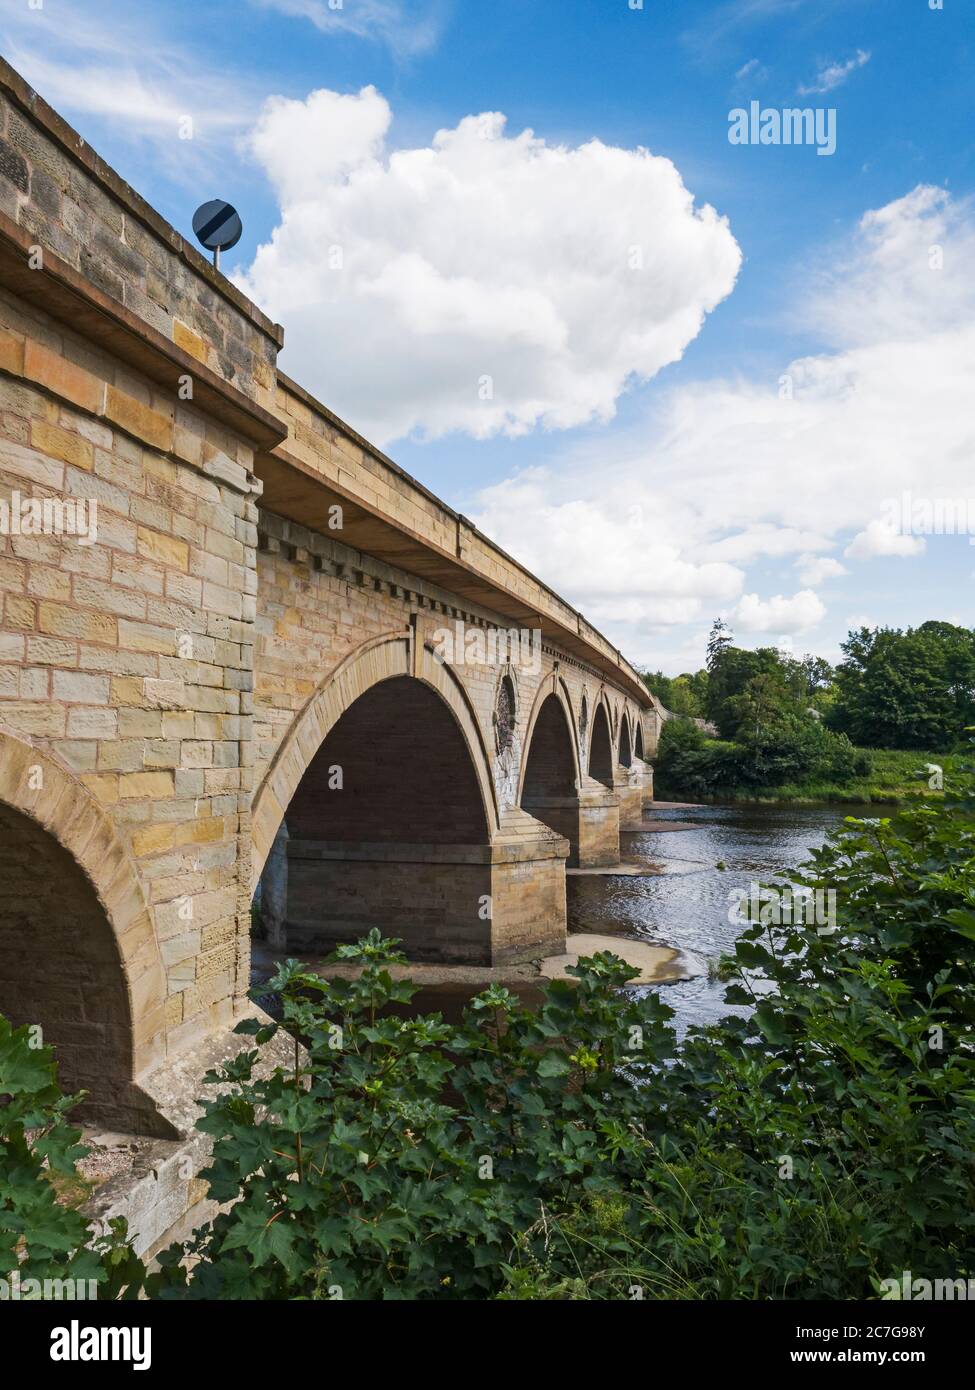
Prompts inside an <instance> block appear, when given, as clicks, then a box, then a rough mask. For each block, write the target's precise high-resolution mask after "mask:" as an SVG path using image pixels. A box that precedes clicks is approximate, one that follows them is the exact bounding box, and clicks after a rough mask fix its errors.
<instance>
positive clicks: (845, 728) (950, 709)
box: [645, 621, 975, 802]
mask: <svg viewBox="0 0 975 1390" xmlns="http://www.w3.org/2000/svg"><path fill="white" fill-rule="evenodd" d="M843 652H844V660H843V661H842V662H841V663H840V664H839V665H838V666H837V667H836V668H835V669H834V668H832V667H831V666H830V665H829V663H828V662H826V661H824V660H822V659H821V658H819V657H815V656H809V655H807V656H803V657H801V658H797V657H794V656H792V655H791V654H790V653H788V652H783V651H781V650H779V649H776V648H772V647H763V648H759V649H758V650H757V651H748V650H745V649H743V648H741V647H737V646H735V645H734V642H733V640H732V636H731V633H730V632H729V630H728V629H727V627H726V626H725V624H723V623H722V622H720V621H718V622H716V623H715V625H714V627H713V628H712V631H711V638H710V641H709V643H708V656H707V665H706V667H705V668H704V669H703V670H701V671H697V672H695V673H692V674H686V675H682V676H677V677H673V678H670V677H665V676H663V675H662V674H661V673H659V672H656V673H651V674H647V675H646V676H645V679H646V682H647V685H648V686H649V688H650V689H651V690H652V691H653V692H654V694H655V695H657V697H658V698H659V699H660V700H661V702H662V703H663V704H664V705H665V707H666V708H667V709H668V710H671V711H672V712H673V714H674V715H676V716H677V717H676V718H672V719H669V720H668V721H667V722H666V724H665V725H664V728H663V732H662V735H661V738H660V743H659V746H658V748H657V752H656V756H655V758H654V766H655V774H656V786H657V792H658V795H660V796H663V797H665V798H672V799H676V800H679V799H682V798H683V799H695V798H698V799H700V798H709V797H711V798H717V799H727V800H735V799H739V800H741V799H747V800H771V801H803V800H806V801H819V800H825V801H847V802H868V801H882V802H891V801H899V800H903V799H905V798H908V797H918V796H924V795H927V794H929V793H937V791H938V790H939V786H940V782H941V777H942V771H941V769H942V768H943V763H944V761H945V758H946V756H947V755H948V754H950V753H951V751H952V750H953V749H954V748H955V747H957V746H958V743H959V740H960V739H961V738H962V737H963V730H964V729H965V727H966V726H967V725H971V724H975V633H973V632H971V631H969V630H968V629H966V628H959V627H955V626H953V625H952V624H950V623H941V622H929V623H923V624H922V625H921V626H920V627H919V628H916V629H908V630H907V631H906V632H899V631H894V630H891V629H877V630H874V631H872V632H871V631H869V630H868V629H866V628H861V629H860V630H859V631H857V632H851V633H850V634H849V637H848V639H847V641H846V642H845V643H844V644H843Z"/></svg>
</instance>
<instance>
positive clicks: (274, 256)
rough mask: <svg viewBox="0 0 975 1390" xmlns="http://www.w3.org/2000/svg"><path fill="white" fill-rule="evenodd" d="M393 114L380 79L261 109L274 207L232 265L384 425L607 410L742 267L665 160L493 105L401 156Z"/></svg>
mask: <svg viewBox="0 0 975 1390" xmlns="http://www.w3.org/2000/svg"><path fill="white" fill-rule="evenodd" d="M390 120H391V113H390V109H389V106H388V104H387V103H386V101H385V100H384V98H383V97H382V96H381V95H380V94H379V93H378V92H377V91H376V90H375V88H372V87H365V88H363V89H362V91H360V92H359V93H358V94H357V95H353V96H340V95H338V94H336V93H334V92H313V93H312V94H311V95H310V96H309V97H308V99H307V100H306V101H303V102H297V101H286V100H282V99H280V98H276V99H274V100H273V101H271V102H269V103H268V104H267V105H266V106H265V108H264V111H263V113H262V116H261V119H260V121H259V123H258V125H257V128H256V131H255V132H254V135H253V139H252V148H253V151H254V154H255V156H256V157H257V159H258V160H259V161H260V162H261V164H262V165H263V166H264V168H265V169H266V171H267V174H268V177H269V179H270V180H271V182H272V183H273V185H274V187H275V189H276V192H277V194H278V199H279V202H280V205H281V220H280V225H279V226H278V227H277V228H276V229H275V231H274V233H273V235H272V238H271V240H270V241H269V242H268V243H267V244H265V245H263V246H261V247H260V249H259V251H258V253H257V255H256V257H255V259H254V261H253V264H252V265H251V266H250V268H249V270H248V271H247V272H246V274H245V275H244V276H242V277H241V280H240V284H241V287H242V288H243V289H244V290H245V292H246V293H248V294H250V295H251V296H252V297H253V298H254V299H256V301H257V302H258V303H259V304H260V305H261V307H262V308H264V309H265V310H266V311H267V312H268V313H270V314H271V315H272V316H274V317H275V318H277V319H278V320H280V321H281V322H285V323H287V325H288V338H287V344H286V347H285V357H284V362H285V364H286V363H287V362H288V361H295V362H300V375H301V379H302V381H303V383H304V384H305V385H307V386H308V387H309V388H310V389H312V390H314V391H317V392H319V393H320V394H322V395H323V396H325V397H326V398H327V399H328V401H329V404H330V405H332V406H333V407H334V408H335V409H336V410H337V411H338V412H339V413H340V414H342V415H344V416H345V417H346V418H348V419H349V421H350V423H352V424H354V425H355V426H356V427H357V428H358V429H361V430H362V431H363V432H364V433H365V434H367V435H368V436H369V437H370V438H373V439H375V440H376V442H378V443H384V442H387V441H389V440H391V439H395V438H397V437H401V436H404V435H406V434H409V433H415V434H417V435H420V436H423V437H431V438H432V437H436V436H438V435H443V434H445V433H447V432H449V431H452V430H462V431H465V432H466V433H468V434H470V435H473V436H475V437H477V438H485V437H488V436H490V435H492V434H497V433H505V434H508V435H518V434H522V433H525V432H526V431H528V430H530V429H532V428H533V427H534V426H535V425H539V424H540V425H542V426H544V427H545V428H548V429H566V428H569V427H571V426H574V425H579V424H583V423H585V422H587V421H592V420H599V421H605V420H608V419H610V418H611V417H612V416H613V414H614V411H615V408H616V402H617V400H618V398H619V396H620V394H621V392H622V391H623V390H624V389H625V388H626V386H627V385H628V384H629V383H630V382H632V381H634V380H647V379H648V378H650V377H652V376H653V375H654V374H655V373H656V372H658V371H659V370H660V369H661V367H663V366H665V365H666V364H667V363H670V362H674V361H676V360H677V359H678V358H680V356H681V354H682V353H683V351H684V349H685V348H686V347H687V345H688V343H689V342H690V341H691V340H692V339H693V338H694V337H695V336H696V334H697V333H698V331H699V330H700V327H701V324H702V322H703V320H704V317H705V314H706V313H707V312H708V311H709V310H711V309H713V308H714V306H715V305H716V304H717V303H719V302H720V301H721V300H722V299H723V298H724V297H725V296H726V295H727V294H728V293H729V292H730V290H731V288H732V286H733V284H734V281H735V277H736V275H737V272H738V267H739V264H740V261H741V253H740V251H739V249H738V245H737V243H736V242H735V239H734V237H733V236H732V235H731V233H730V231H729V230H728V226H727V223H726V222H725V220H724V219H723V218H721V217H719V216H718V214H717V213H716V212H715V211H714V209H713V208H711V207H707V206H704V207H700V208H696V207H695V205H694V200H693V197H692V195H691V194H690V193H689V192H688V191H687V189H686V188H685V187H684V185H683V183H682V181H681V178H680V175H679V173H678V172H677V170H676V169H675V167H674V165H673V164H672V163H671V162H670V160H668V159H663V158H659V157H657V156H654V155H652V154H650V153H649V152H648V151H646V150H643V149H636V150H627V149H619V148H615V147H612V146H607V145H604V144H602V143H601V142H600V141H598V140H590V141H589V142H587V143H586V144H584V145H581V146H577V147H567V146H563V145H550V144H548V143H547V142H546V141H545V140H543V139H540V138H539V137H537V136H535V135H534V134H533V133H532V132H531V131H530V130H526V131H522V132H521V133H520V134H516V135H510V136H509V135H508V134H507V133H506V130H505V118H504V117H503V116H502V115H500V114H498V113H496V112H487V113H484V114H482V115H480V116H467V117H465V118H464V119H463V120H461V121H460V123H459V124H458V125H457V126H456V127H455V128H453V129H448V130H441V131H439V132H438V133H437V134H436V135H435V137H434V139H433V141H432V143H431V144H430V145H429V146H426V147H422V148H413V149H400V150H396V151H392V152H390V151H389V150H388V149H387V147H386V135H387V131H388V129H389V124H390ZM339 132H340V137H339V134H338V133H339ZM329 248H339V250H338V251H334V250H333V252H332V253H331V256H330V253H329ZM339 254H340V255H341V262H342V268H341V269H337V268H335V264H334V263H335V261H336V260H337V258H338V256H339ZM641 266H642V268H641Z"/></svg>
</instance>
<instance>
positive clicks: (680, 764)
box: [654, 711, 870, 796]
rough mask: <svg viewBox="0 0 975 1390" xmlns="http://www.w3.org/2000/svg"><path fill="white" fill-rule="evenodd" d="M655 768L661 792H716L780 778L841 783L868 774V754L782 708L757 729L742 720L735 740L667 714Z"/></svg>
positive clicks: (756, 788) (755, 787) (772, 783)
mask: <svg viewBox="0 0 975 1390" xmlns="http://www.w3.org/2000/svg"><path fill="white" fill-rule="evenodd" d="M654 768H655V772H656V777H657V788H658V791H660V792H663V793H673V794H674V795H683V796H720V795H721V794H722V793H739V794H740V793H741V792H742V791H745V792H747V791H753V792H755V793H756V794H759V793H760V792H761V791H763V790H764V789H765V788H768V787H777V786H781V785H782V784H784V783H803V782H820V783H833V784H838V785H841V786H842V785H844V784H847V783H849V782H851V781H853V780H854V779H855V778H856V777H862V776H866V775H868V774H869V771H870V757H869V755H868V754H866V753H864V752H862V751H861V750H859V749H857V748H854V746H853V744H852V743H851V742H850V740H849V739H848V738H847V737H846V735H845V734H835V733H831V732H830V731H829V730H828V729H825V728H824V727H823V725H822V724H821V723H820V722H819V720H818V719H816V718H814V717H813V716H811V715H809V714H794V713H791V712H788V711H782V712H779V713H777V714H776V716H775V718H774V719H773V720H770V721H768V722H767V723H766V724H764V725H763V726H761V728H760V729H759V731H758V732H757V733H756V732H754V731H753V730H752V729H750V728H749V727H748V726H747V725H745V724H743V725H742V726H741V732H740V734H739V736H738V739H737V741H735V742H729V741H728V740H724V739H709V738H707V737H705V735H704V733H703V732H702V731H701V729H699V728H698V727H697V725H695V724H693V723H692V722H691V721H690V720H687V719H668V720H667V722H666V723H665V724H664V726H663V729H662V731H661V735H660V742H659V744H658V747H657V755H656V757H655V759H654Z"/></svg>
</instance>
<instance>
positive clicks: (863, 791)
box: [660, 748, 946, 805]
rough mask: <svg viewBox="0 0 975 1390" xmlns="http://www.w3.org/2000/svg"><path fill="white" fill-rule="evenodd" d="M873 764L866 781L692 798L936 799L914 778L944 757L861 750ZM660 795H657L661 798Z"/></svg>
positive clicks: (889, 801)
mask: <svg viewBox="0 0 975 1390" xmlns="http://www.w3.org/2000/svg"><path fill="white" fill-rule="evenodd" d="M864 752H866V753H867V754H868V755H869V757H870V761H871V763H872V767H871V770H870V772H869V773H867V775H866V776H865V777H857V778H855V779H854V780H853V781H852V782H816V781H807V782H785V783H783V784H782V785H781V786H779V787H763V788H762V790H761V792H760V793H756V792H755V791H754V790H749V791H742V790H737V791H736V790H731V791H727V792H721V793H720V794H715V795H714V796H713V797H694V798H693V799H694V800H696V801H709V800H711V801H751V802H764V801H769V802H776V801H793V802H803V801H809V802H813V801H837V802H846V803H848V804H850V805H853V804H857V803H859V804H864V803H866V802H871V801H874V802H877V803H882V804H885V805H891V804H897V803H900V802H903V801H916V800H920V799H923V798H925V797H933V796H937V795H938V791H937V790H936V789H934V788H929V787H928V783H927V778H926V777H918V776H917V775H916V774H917V773H918V772H919V771H920V770H922V769H923V768H925V767H927V766H928V765H929V764H933V765H935V766H938V767H944V765H945V760H946V755H944V754H941V753H931V752H918V751H916V750H912V749H904V748H867V749H864ZM663 794H664V793H663V791H661V792H660V795H661V796H663Z"/></svg>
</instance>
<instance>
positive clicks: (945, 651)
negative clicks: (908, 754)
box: [829, 622, 975, 750]
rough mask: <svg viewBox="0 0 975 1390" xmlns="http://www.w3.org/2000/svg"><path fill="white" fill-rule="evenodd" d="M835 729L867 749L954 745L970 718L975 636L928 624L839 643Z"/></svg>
mask: <svg viewBox="0 0 975 1390" xmlns="http://www.w3.org/2000/svg"><path fill="white" fill-rule="evenodd" d="M843 653H844V660H843V661H842V662H841V663H840V665H839V667H838V668H837V672H836V699H835V702H834V705H833V707H832V709H831V710H830V713H829V722H830V726H831V727H832V728H835V729H838V730H841V731H842V732H844V733H847V734H848V735H849V736H850V738H851V739H852V740H853V742H854V743H860V744H865V745H867V746H868V747H874V748H876V747H886V748H930V749H936V750H945V749H951V748H952V747H954V746H956V745H957V743H958V741H959V739H960V738H961V737H962V731H963V730H964V728H965V727H966V726H967V725H970V724H972V723H975V633H973V632H972V631H970V630H969V629H968V628H963V627H956V626H954V625H953V624H952V623H944V622H926V623H922V624H921V626H920V627H918V628H908V629H907V630H906V631H905V632H902V631H900V630H899V629H894V628H875V629H873V630H872V631H871V630H870V629H868V628H865V627H863V628H859V629H858V630H857V631H856V632H851V633H850V634H849V636H848V637H847V640H846V641H845V642H844V643H843Z"/></svg>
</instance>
